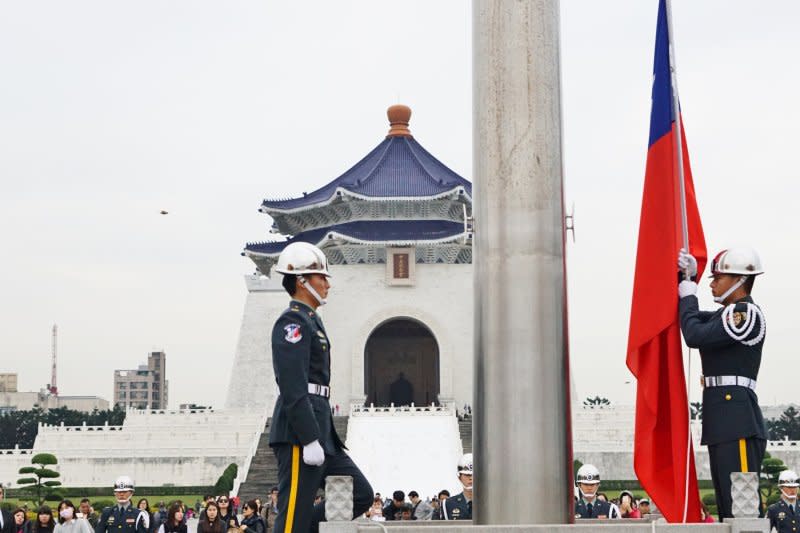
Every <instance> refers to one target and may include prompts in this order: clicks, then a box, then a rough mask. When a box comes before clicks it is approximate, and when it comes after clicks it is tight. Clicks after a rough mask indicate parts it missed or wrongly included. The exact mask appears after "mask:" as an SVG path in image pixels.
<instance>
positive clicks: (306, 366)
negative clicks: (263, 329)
mask: <svg viewBox="0 0 800 533" xmlns="http://www.w3.org/2000/svg"><path fill="white" fill-rule="evenodd" d="M272 366H273V368H274V370H275V379H276V381H277V382H278V389H279V390H280V395H279V396H278V399H277V401H276V402H275V410H274V411H273V413H272V425H271V427H270V431H269V444H270V446H275V445H280V444H292V445H303V446H305V445H306V444H309V443H311V442H313V441H315V440H319V442H320V444H321V445H322V447H323V449H324V450H325V453H326V454H328V455H335V454H336V453H337V451H338V450H339V449H341V448H344V444H343V443H342V441H341V439H340V438H339V435H338V434H337V433H336V429H335V428H334V427H333V417H332V415H331V406H330V402H329V401H328V398H325V397H323V396H319V395H316V394H309V392H308V384H309V383H314V384H317V385H325V386H330V382H331V359H330V341H329V340H328V336H327V334H326V333H325V327H324V326H323V325H322V319H321V318H320V316H319V315H318V314H317V312H316V311H314V310H313V309H312V308H311V307H309V306H308V305H306V304H304V303H302V302H298V301H297V300H292V302H291V303H290V305H289V308H288V309H286V310H285V311H284V312H283V313H282V314H281V316H280V317H279V318H278V320H277V322H275V326H274V327H273V329H272Z"/></svg>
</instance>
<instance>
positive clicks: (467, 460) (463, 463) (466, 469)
mask: <svg viewBox="0 0 800 533" xmlns="http://www.w3.org/2000/svg"><path fill="white" fill-rule="evenodd" d="M458 474H459V475H461V474H469V475H472V454H471V453H465V454H464V455H462V456H461V459H459V461H458Z"/></svg>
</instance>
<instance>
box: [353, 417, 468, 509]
mask: <svg viewBox="0 0 800 533" xmlns="http://www.w3.org/2000/svg"><path fill="white" fill-rule="evenodd" d="M347 447H348V448H349V454H350V456H351V457H352V458H353V460H354V461H355V463H356V464H357V465H358V466H359V467H360V468H361V470H362V471H363V472H364V475H365V476H366V477H367V479H368V480H369V481H370V483H371V484H372V488H373V490H374V491H376V492H380V493H381V494H385V495H390V494H391V493H392V492H393V491H395V490H402V491H404V492H406V493H408V492H409V491H411V490H416V491H417V492H418V493H419V495H420V497H422V498H428V497H431V496H434V495H436V494H438V492H439V491H440V490H442V489H448V490H450V492H451V493H452V494H455V493H458V492H461V484H460V483H459V481H458V475H457V473H456V465H457V464H458V460H459V459H460V457H461V455H462V447H461V438H460V436H459V432H458V420H457V419H456V416H455V407H454V406H453V405H452V404H448V405H443V406H440V407H433V406H427V407H369V406H363V405H360V404H354V405H353V406H352V407H351V411H350V420H349V424H348V429H347Z"/></svg>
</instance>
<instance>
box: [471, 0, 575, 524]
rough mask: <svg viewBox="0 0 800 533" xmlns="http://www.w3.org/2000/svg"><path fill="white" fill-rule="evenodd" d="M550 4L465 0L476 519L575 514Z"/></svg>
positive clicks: (556, 519)
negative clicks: (469, 22)
mask: <svg viewBox="0 0 800 533" xmlns="http://www.w3.org/2000/svg"><path fill="white" fill-rule="evenodd" d="M558 11H559V6H558V2H557V0H515V1H512V0H475V1H474V2H473V25H474V26H473V54H474V55H473V61H474V67H473V76H474V82H473V83H474V93H473V98H474V125H473V127H474V153H475V155H474V158H475V165H474V187H475V191H474V192H475V203H474V217H475V226H474V227H475V253H474V256H473V257H474V258H475V259H474V263H475V387H474V390H475V398H474V402H473V404H474V424H473V449H474V451H475V463H474V468H475V478H474V487H475V500H474V503H473V522H474V523H475V524H478V525H480V524H548V523H549V524H557V523H567V522H568V521H569V520H570V519H571V516H572V512H571V506H572V489H571V486H572V479H571V476H572V465H571V462H572V450H571V435H570V410H569V375H568V368H569V367H568V360H567V359H568V356H567V336H566V331H567V329H566V289H565V267H564V209H563V195H562V165H561V101H560V70H559V31H558V29H559V22H558Z"/></svg>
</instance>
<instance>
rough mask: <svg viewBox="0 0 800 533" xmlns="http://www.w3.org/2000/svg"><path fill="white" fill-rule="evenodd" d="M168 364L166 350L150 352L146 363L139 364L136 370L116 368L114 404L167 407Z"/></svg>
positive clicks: (121, 405)
mask: <svg viewBox="0 0 800 533" xmlns="http://www.w3.org/2000/svg"><path fill="white" fill-rule="evenodd" d="M166 366H167V356H166V354H165V353H164V352H150V354H148V356H147V364H146V365H139V368H138V369H136V370H115V371H114V406H117V405H119V406H120V407H123V408H128V407H132V408H134V409H166V408H167V402H168V400H169V398H168V394H167V393H168V387H169V382H168V381H167V380H166V379H165V375H166Z"/></svg>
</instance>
